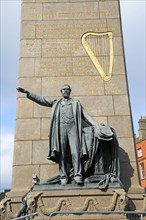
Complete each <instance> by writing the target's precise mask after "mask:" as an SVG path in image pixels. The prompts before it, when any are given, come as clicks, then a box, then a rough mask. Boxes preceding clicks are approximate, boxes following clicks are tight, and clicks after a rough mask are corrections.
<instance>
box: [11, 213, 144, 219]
mask: <svg viewBox="0 0 146 220" xmlns="http://www.w3.org/2000/svg"><path fill="white" fill-rule="evenodd" d="M63 214H64V215H70V214H74V215H82V214H84V215H86V214H87V215H91V214H94V215H97V216H98V215H101V214H103V215H110V214H112V215H116V214H119V215H123V216H126V217H127V219H130V220H144V217H146V212H140V211H139V212H138V211H54V212H52V213H50V215H49V217H48V220H50V219H51V218H52V217H53V216H55V215H63ZM37 215H39V216H40V218H41V220H44V216H43V214H41V213H40V212H35V213H32V214H28V215H24V216H21V217H18V218H13V219H12V220H21V219H24V220H25V219H29V218H30V217H34V216H37ZM97 219H99V218H97ZM109 219H110V216H109ZM112 219H116V217H115V218H113V217H112ZM121 219H122V217H121ZM145 219H146V218H145ZM118 220H119V218H118Z"/></svg>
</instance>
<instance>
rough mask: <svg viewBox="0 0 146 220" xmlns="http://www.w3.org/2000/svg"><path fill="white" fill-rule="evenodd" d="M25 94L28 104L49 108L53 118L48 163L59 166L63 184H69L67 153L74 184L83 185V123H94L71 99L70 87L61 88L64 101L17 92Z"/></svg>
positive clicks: (76, 101)
mask: <svg viewBox="0 0 146 220" xmlns="http://www.w3.org/2000/svg"><path fill="white" fill-rule="evenodd" d="M17 90H18V91H19V92H22V93H26V94H27V98H29V99H30V100H32V101H34V102H36V103H38V104H40V105H43V106H47V107H52V118H51V126H50V138H49V154H48V159H51V160H53V161H56V162H57V161H58V162H59V170H60V177H61V178H60V180H61V183H62V184H66V183H67V182H68V174H67V157H68V154H69V152H70V154H71V159H72V166H73V169H74V180H75V181H76V183H78V184H82V181H83V180H82V164H81V156H82V153H83V152H82V151H83V149H82V144H81V143H82V120H84V121H85V122H87V123H88V124H90V125H95V124H96V122H94V121H93V120H92V118H91V117H90V116H89V115H88V114H87V113H86V112H85V111H84V109H83V107H82V105H81V104H80V102H79V101H78V100H73V99H72V98H70V93H71V87H70V86H69V85H67V84H65V85H63V86H62V88H61V93H62V96H63V98H62V99H60V100H58V101H57V100H47V99H45V98H44V97H40V96H37V95H35V94H33V93H31V92H29V91H26V90H25V89H23V88H18V89H17Z"/></svg>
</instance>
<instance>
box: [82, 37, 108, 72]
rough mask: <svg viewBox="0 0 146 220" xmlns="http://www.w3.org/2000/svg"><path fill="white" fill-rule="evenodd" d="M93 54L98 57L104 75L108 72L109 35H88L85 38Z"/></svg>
mask: <svg viewBox="0 0 146 220" xmlns="http://www.w3.org/2000/svg"><path fill="white" fill-rule="evenodd" d="M86 41H87V43H88V44H89V46H90V48H91V50H92V52H93V54H94V56H95V57H96V58H97V59H98V61H99V63H100V65H101V67H102V68H103V70H104V72H105V73H106V75H108V73H109V37H108V35H99V36H94V35H89V36H88V37H87V38H86Z"/></svg>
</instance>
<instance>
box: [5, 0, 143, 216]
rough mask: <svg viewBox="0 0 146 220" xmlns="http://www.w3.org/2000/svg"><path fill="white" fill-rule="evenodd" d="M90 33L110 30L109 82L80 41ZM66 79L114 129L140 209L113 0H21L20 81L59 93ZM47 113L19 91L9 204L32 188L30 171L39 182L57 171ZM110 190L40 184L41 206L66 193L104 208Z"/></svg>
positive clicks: (126, 181)
mask: <svg viewBox="0 0 146 220" xmlns="http://www.w3.org/2000/svg"><path fill="white" fill-rule="evenodd" d="M90 32H96V33H103V32H104V33H107V32H111V33H112V36H113V42H112V43H113V55H112V56H113V65H112V72H111V79H110V80H109V81H106V80H104V79H103V78H102V77H101V75H100V72H99V70H98V69H97V67H96V66H95V65H94V63H93V62H92V59H91V57H90V56H89V55H88V53H87V52H86V50H85V48H84V46H83V44H82V36H83V35H84V34H85V33H90ZM105 48H106V47H105ZM99 56H100V55H99ZM99 56H97V59H98V58H99ZM101 56H102V55H101ZM109 56H110V55H109ZM101 65H102V64H101ZM65 83H67V84H69V85H70V86H71V88H72V97H73V98H75V99H76V98H77V99H79V100H80V102H81V103H82V105H83V106H84V108H85V110H86V111H87V112H88V113H89V115H91V116H92V117H93V118H94V119H95V120H96V121H97V122H99V123H104V124H107V125H109V126H111V127H113V128H114V129H115V131H116V133H117V136H118V140H119V144H120V149H119V151H120V152H119V154H120V164H121V177H120V178H121V181H122V183H123V185H124V186H125V190H126V192H127V193H128V195H129V197H130V198H131V199H132V200H133V203H134V204H135V210H138V209H142V207H141V206H142V203H143V197H142V193H143V192H144V191H143V189H142V188H140V186H139V181H138V172H137V163H136V157H135V143H134V135H133V125H132V118H131V110H130V104H129V95H128V86H127V75H126V68H125V62H124V50H123V39H122V30H121V17H120V9H119V1H118V0H105V1H103V0H88V1H87V0H53V1H52V0H22V18H21V44H20V62H19V78H18V86H19V87H23V88H25V89H27V90H29V91H32V92H33V93H36V94H38V95H41V96H44V97H46V98H50V97H51V98H56V99H58V98H60V88H61V86H62V85H63V84H65ZM50 115H51V109H49V108H45V107H42V106H39V105H37V104H36V103H33V102H31V101H30V100H28V99H26V98H25V96H24V94H20V93H19V94H18V97H17V115H16V130H15V146H14V163H13V182H12V190H11V192H10V193H9V194H8V195H7V196H8V198H10V200H11V203H12V204H15V203H16V204H17V202H18V203H19V202H20V198H21V196H22V195H23V194H24V193H25V192H27V191H28V190H29V189H30V187H31V186H32V174H33V173H34V172H35V173H36V174H37V176H38V177H39V178H40V180H41V181H43V180H45V179H47V178H50V177H53V176H55V175H57V174H58V165H56V164H55V163H53V162H50V161H48V160H47V151H48V150H47V148H48V134H49V126H50ZM113 190H114V189H109V190H107V191H106V192H102V191H100V190H97V189H88V190H86V189H82V188H80V189H78V190H74V189H72V190H67V189H65V190H61V189H60V190H58V191H54V190H50V191H43V194H42V199H43V202H44V205H45V207H46V209H47V208H50V209H51V208H53V207H55V206H56V205H57V204H58V202H59V201H60V202H61V201H63V200H64V199H65V201H66V202H65V204H66V206H65V209H66V207H70V206H71V207H72V208H75V209H78V208H79V209H82V207H83V206H85V204H86V203H88V207H89V206H91V207H92V208H91V209H96V208H95V207H103V208H104V207H106V208H107V207H109V206H110V205H111V202H110V201H112V199H113V196H117V194H114V192H113ZM118 196H119V195H118ZM90 198H91V199H90ZM107 198H108V199H107ZM68 201H69V202H68ZM98 203H99V206H98ZM16 204H15V205H12V206H13V207H14V208H13V210H14V211H13V212H14V213H15V210H16V209H17V210H18V209H19V208H18V207H17V208H15V206H16ZM116 207H117V203H116ZM98 209H99V208H98ZM114 210H115V209H114ZM65 218H67V216H65ZM73 218H74V219H79V218H80V219H82V217H81V216H78V217H76V216H75V217H73ZM69 219H70V218H69ZM87 219H89V217H88V218H87Z"/></svg>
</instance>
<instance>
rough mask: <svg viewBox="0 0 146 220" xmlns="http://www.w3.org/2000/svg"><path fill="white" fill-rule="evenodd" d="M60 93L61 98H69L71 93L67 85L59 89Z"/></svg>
mask: <svg viewBox="0 0 146 220" xmlns="http://www.w3.org/2000/svg"><path fill="white" fill-rule="evenodd" d="M61 93H62V96H63V98H69V96H70V93H71V89H70V87H69V86H68V85H64V86H63V87H62V89H61Z"/></svg>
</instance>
